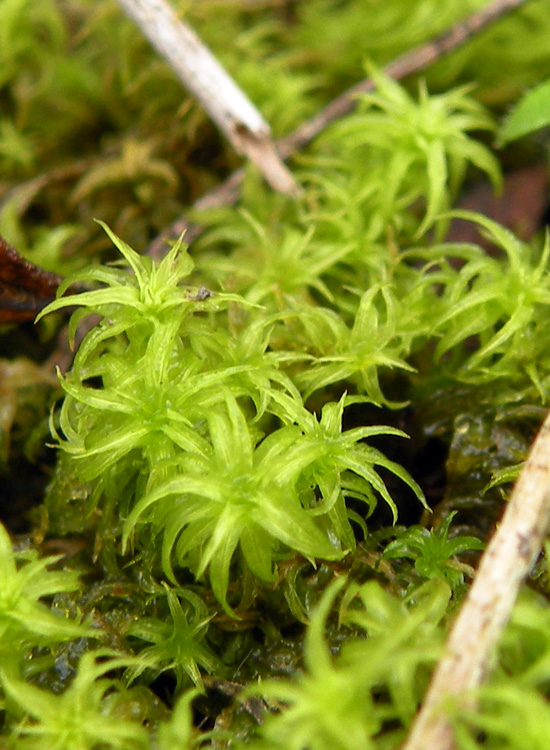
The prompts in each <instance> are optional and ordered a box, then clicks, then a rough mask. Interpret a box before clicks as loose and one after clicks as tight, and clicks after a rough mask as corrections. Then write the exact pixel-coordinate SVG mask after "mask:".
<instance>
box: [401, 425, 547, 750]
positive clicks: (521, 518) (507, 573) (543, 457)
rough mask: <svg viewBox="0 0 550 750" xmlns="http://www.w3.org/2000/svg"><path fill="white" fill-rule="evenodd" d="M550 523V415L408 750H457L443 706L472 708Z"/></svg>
mask: <svg viewBox="0 0 550 750" xmlns="http://www.w3.org/2000/svg"><path fill="white" fill-rule="evenodd" d="M549 523H550V413H549V414H548V415H547V417H546V418H545V420H544V422H543V425H542V427H541V429H540V432H539V434H538V435H537V438H536V440H535V442H534V443H533V446H532V448H531V451H530V453H529V456H528V458H527V462H526V464H525V466H524V468H523V470H522V472H521V474H520V476H519V479H518V481H517V484H516V486H515V487H514V490H513V491H512V495H511V497H510V501H509V503H508V506H507V508H506V511H505V513H504V516H503V517H502V521H501V524H500V526H499V527H498V529H497V531H496V532H495V534H494V536H493V538H492V539H491V541H490V543H489V546H488V547H487V550H486V551H485V554H484V555H483V557H482V559H481V563H480V566H479V570H478V572H477V575H476V577H475V580H474V582H473V584H472V586H471V588H470V591H469V592H468V595H467V597H466V600H465V602H464V604H463V606H462V609H461V611H460V614H459V615H458V617H457V619H456V622H455V623H454V626H453V628H452V630H451V633H450V635H449V638H448V640H447V644H446V647H445V652H444V655H443V658H442V659H441V661H440V662H439V664H438V666H437V668H436V670H435V672H434V675H433V677H432V681H431V683H430V687H429V688H428V692H427V694H426V698H425V700H424V703H423V705H422V708H421V710H420V712H419V714H418V716H417V718H416V721H415V723H414V725H413V728H412V730H411V733H410V735H409V737H408V739H407V741H406V742H405V744H404V746H403V748H402V750H426V748H430V750H453V749H454V747H455V744H454V739H453V732H452V727H451V724H450V722H449V720H448V719H447V717H446V715H445V713H444V711H443V707H444V704H445V701H446V700H448V698H449V697H453V698H455V699H456V700H460V696H463V697H462V700H463V701H464V702H465V701H471V694H470V695H469V693H470V691H472V690H473V689H474V688H476V687H478V686H479V685H480V684H481V683H482V681H483V680H484V679H485V677H486V676H487V673H488V672H489V670H490V667H491V662H492V659H493V656H494V650H495V647H496V645H497V643H498V640H499V638H500V636H501V634H502V631H503V629H504V626H505V625H506V623H507V621H508V619H509V617H510V614H511V612H512V608H513V606H514V603H515V600H516V597H517V594H518V591H519V588H520V586H521V583H522V582H523V580H524V579H525V577H526V576H527V574H528V573H529V571H530V570H531V568H532V566H533V564H534V562H535V560H536V558H537V556H538V554H539V552H540V548H541V545H542V542H543V539H544V537H545V535H546V532H547V530H548V525H549Z"/></svg>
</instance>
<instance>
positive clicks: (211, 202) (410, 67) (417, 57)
mask: <svg viewBox="0 0 550 750" xmlns="http://www.w3.org/2000/svg"><path fill="white" fill-rule="evenodd" d="M119 1H120V2H123V1H124V0H119ZM527 2H529V0H493V2H492V3H490V5H488V6H487V7H486V8H483V9H482V10H480V11H478V12H477V13H473V14H472V15H471V16H470V17H469V18H467V19H466V20H464V21H461V22H459V23H457V24H455V25H454V26H452V27H451V28H450V29H449V31H446V32H445V33H444V34H442V35H441V36H439V37H437V38H436V39H434V40H432V41H430V42H428V43H427V44H424V45H422V46H421V47H417V48H416V49H414V50H412V51H411V52H406V53H405V54H404V55H401V57H398V58H397V59H396V60H394V61H393V62H391V63H389V65H387V66H386V67H385V68H384V72H385V73H386V74H387V75H390V76H391V77H392V78H394V79H395V80H400V79H401V78H404V77H405V76H408V75H411V74H412V73H418V72H420V71H421V70H424V69H425V68H427V67H428V65H431V64H432V63H433V62H435V61H436V60H437V59H438V58H439V57H441V56H442V55H444V54H448V53H449V52H452V51H453V50H455V49H457V48H458V47H460V46H461V45H462V44H464V42H467V41H468V40H469V39H471V37H473V36H474V35H476V34H479V32H480V31H482V30H483V29H484V28H486V27H487V26H488V25H489V24H491V23H494V22H495V21H497V20H498V19H499V18H501V17H502V16H503V15H505V14H506V13H509V12H510V11H512V10H514V9H515V8H518V7H519V6H521V5H525V3H527ZM373 88H374V82H373V81H372V79H370V78H366V79H365V80H363V81H360V82H359V83H358V84H356V85H355V86H353V87H352V88H350V89H348V90H347V91H345V92H344V93H343V94H341V95H340V96H339V97H338V98H337V99H334V100H333V101H332V102H331V103H330V104H328V105H327V106H326V107H325V108H324V109H322V110H321V111H320V112H318V113H317V114H316V115H315V116H314V117H312V118H311V119H309V120H308V121H307V122H305V123H304V124H303V125H301V126H300V127H299V128H298V129H297V130H295V131H294V132H293V133H291V134H290V135H287V136H286V137H285V138H282V139H281V140H279V141H277V144H276V145H277V149H278V152H279V153H280V154H281V156H282V157H283V158H284V159H287V158H288V157H289V156H290V155H291V154H292V153H293V152H295V151H298V150H299V149H301V148H303V147H304V146H305V145H307V144H308V143H309V142H310V141H312V140H313V138H315V137H316V136H317V135H319V133H321V132H322V131H323V130H324V129H325V128H326V127H327V126H328V125H330V123H332V122H334V121H335V120H337V119H339V118H340V117H343V116H344V115H346V114H347V113H348V112H351V111H352V110H353V108H354V107H355V105H356V102H357V95H358V94H360V93H365V92H367V91H371V90H372V89H373ZM243 178H244V170H243V169H237V170H235V171H234V172H233V174H232V175H231V176H230V177H228V179H227V180H225V182H222V183H221V185H219V186H218V187H216V188H215V189H214V190H211V191H210V192H209V193H207V194H206V195H204V196H203V197H202V198H199V199H198V201H196V202H195V203H194V205H193V208H194V209H195V210H204V209H207V208H218V207H219V206H230V205H231V204H233V203H235V202H236V201H237V199H238V197H239V188H240V185H241V183H242V180H243ZM201 231H202V229H201V227H198V226H196V225H192V224H191V223H190V222H189V221H187V220H186V219H185V218H181V219H177V220H176V221H175V222H173V223H172V224H171V225H170V226H169V227H168V228H167V229H166V231H165V232H164V233H163V235H162V236H160V237H158V238H157V239H156V240H154V241H153V242H152V243H151V244H150V245H149V248H148V249H147V254H148V255H151V256H152V257H154V258H156V257H162V256H163V255H164V254H165V253H166V250H167V245H166V239H174V238H176V237H179V235H180V234H182V232H185V238H186V241H187V242H192V241H193V240H194V239H195V238H196V237H197V236H198V235H199V234H200V233H201Z"/></svg>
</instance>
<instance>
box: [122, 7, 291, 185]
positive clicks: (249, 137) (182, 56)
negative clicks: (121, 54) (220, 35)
mask: <svg viewBox="0 0 550 750" xmlns="http://www.w3.org/2000/svg"><path fill="white" fill-rule="evenodd" d="M118 2H119V5H120V6H121V7H122V8H123V9H124V10H125V11H126V13H127V14H128V15H129V16H130V18H132V19H133V20H134V21H135V22H136V24H137V25H138V26H139V27H140V29H141V30H142V32H143V34H144V35H145V36H146V37H147V38H148V39H149V41H150V42H151V44H152V45H153V47H154V48H155V49H156V50H157V52H158V53H159V54H160V55H162V57H164V59H165V60H167V62H168V63H169V64H170V66H171V67H172V69H173V70H174V72H175V73H176V75H177V76H178V78H179V79H180V81H181V82H182V83H183V85H184V86H185V87H186V88H187V89H188V90H189V91H191V93H192V94H193V95H194V96H195V97H196V98H197V99H198V100H199V101H200V103H201V104H202V106H203V107H204V109H205V110H206V111H207V112H208V114H209V115H210V117H211V118H212V120H213V121H214V122H215V123H216V125H217V126H218V127H219V128H220V130H221V131H222V132H223V133H224V134H225V136H226V137H227V139H228V140H229V142H230V143H231V144H232V145H233V147H234V148H235V150H236V151H237V152H238V153H240V154H245V155H246V156H248V158H249V159H251V160H252V161H253V162H254V163H255V164H256V165H257V166H258V168H259V169H260V170H261V172H262V174H263V175H264V177H265V179H266V180H267V181H268V183H269V184H270V185H271V186H272V187H273V188H274V189H275V190H278V191H280V192H282V193H288V194H289V195H297V194H298V193H299V192H300V188H299V186H298V184H297V183H296V181H295V180H294V178H293V176H292V174H291V173H290V171H289V170H288V169H287V167H286V166H285V164H284V163H283V161H282V160H281V158H280V157H279V155H278V154H277V150H276V148H275V144H274V143H273V141H272V139H271V129H270V127H269V125H268V124H267V122H266V121H265V120H264V118H263V117H262V116H261V114H260V113H259V112H258V110H257V109H256V107H255V106H254V105H253V104H252V102H251V101H250V99H248V97H247V96H246V95H245V94H244V93H243V91H242V90H241V89H240V88H239V87H238V86H237V84H236V83H235V81H234V80H233V79H232V78H231V76H230V75H229V74H228V73H227V71H226V70H225V69H224V68H223V67H222V65H221V64H220V63H219V62H218V60H217V59H216V58H215V57H214V55H213V54H212V53H211V52H210V50H209V49H208V48H207V47H205V45H204V44H203V43H202V42H201V40H200V39H199V38H198V36H197V35H196V34H195V32H194V31H193V30H192V29H191V28H190V27H189V26H187V24H185V23H184V22H183V21H182V20H181V19H179V18H178V17H177V16H176V14H175V13H174V11H173V10H172V8H171V7H170V5H168V3H167V2H165V0H118Z"/></svg>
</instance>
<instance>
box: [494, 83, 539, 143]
mask: <svg viewBox="0 0 550 750" xmlns="http://www.w3.org/2000/svg"><path fill="white" fill-rule="evenodd" d="M547 125H550V80H547V81H544V82H543V83H541V84H540V85H539V86H537V87H536V88H534V89H531V91H528V92H527V93H526V94H525V95H524V96H523V97H522V98H521V99H520V101H519V102H518V103H517V104H516V106H515V107H514V109H513V110H512V111H511V112H510V114H509V115H508V117H506V119H505V120H504V123H503V124H502V126H501V128H500V130H499V132H498V138H497V145H498V146H505V145H506V144H507V143H510V141H515V140H517V139H518V138H522V137H523V136H524V135H527V134H528V133H532V132H534V131H535V130H540V128H544V127H546V126H547Z"/></svg>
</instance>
